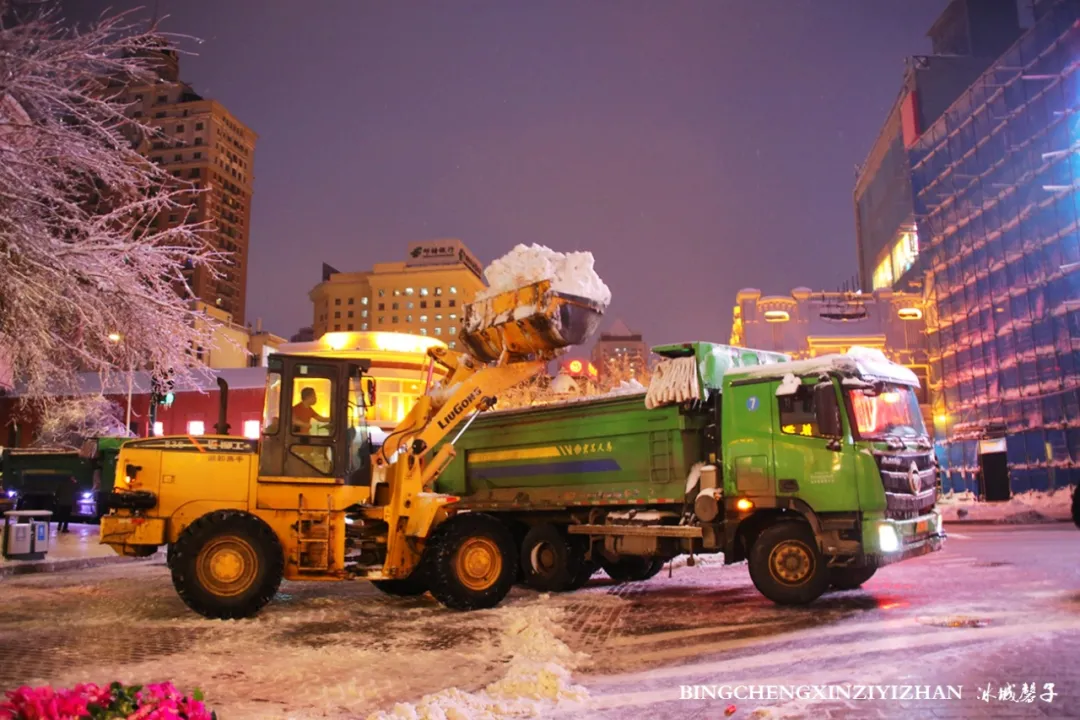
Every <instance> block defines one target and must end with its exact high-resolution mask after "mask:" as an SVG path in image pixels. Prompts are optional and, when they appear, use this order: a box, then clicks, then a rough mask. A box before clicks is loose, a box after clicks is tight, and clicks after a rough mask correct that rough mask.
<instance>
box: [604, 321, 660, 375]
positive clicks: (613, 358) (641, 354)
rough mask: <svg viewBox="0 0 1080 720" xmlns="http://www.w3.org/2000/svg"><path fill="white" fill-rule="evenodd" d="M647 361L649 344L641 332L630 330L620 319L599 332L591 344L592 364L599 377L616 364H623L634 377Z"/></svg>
mask: <svg viewBox="0 0 1080 720" xmlns="http://www.w3.org/2000/svg"><path fill="white" fill-rule="evenodd" d="M648 361H649V346H648V345H646V344H645V340H644V339H643V338H642V336H641V333H640V332H637V331H636V330H631V329H630V328H629V327H627V325H626V323H624V322H623V321H622V320H616V321H615V322H614V323H612V325H611V327H610V328H609V329H608V330H607V331H606V332H602V333H600V339H599V340H597V341H596V345H594V346H593V351H592V364H593V366H594V367H595V368H596V370H597V372H598V373H599V374H600V377H601V378H603V377H605V375H606V374H607V373H608V372H610V371H611V369H612V368H613V367H618V366H624V367H625V369H626V371H628V372H629V373H630V374H631V376H635V377H636V376H637V375H638V374H639V373H641V372H642V371H643V370H645V369H646V367H647V363H648Z"/></svg>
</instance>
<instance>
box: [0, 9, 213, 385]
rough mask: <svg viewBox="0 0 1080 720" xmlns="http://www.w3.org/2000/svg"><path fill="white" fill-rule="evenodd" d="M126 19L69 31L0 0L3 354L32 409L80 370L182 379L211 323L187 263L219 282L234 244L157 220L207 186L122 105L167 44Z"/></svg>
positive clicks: (48, 12) (197, 228) (42, 14)
mask: <svg viewBox="0 0 1080 720" xmlns="http://www.w3.org/2000/svg"><path fill="white" fill-rule="evenodd" d="M129 18H130V14H129V13H125V14H120V15H113V16H103V17H102V18H101V19H100V20H99V21H98V22H97V23H96V24H94V25H93V26H91V27H90V28H87V29H79V30H76V29H72V28H68V27H65V26H64V25H63V24H62V23H61V22H60V21H59V20H58V17H57V14H56V6H55V5H54V4H52V3H39V2H30V3H25V2H21V3H14V2H13V1H12V0H0V353H4V354H5V355H7V356H8V357H9V360H10V364H11V366H12V369H13V372H14V376H15V378H16V380H17V381H18V383H19V386H20V389H21V391H22V394H23V395H24V396H25V397H27V398H29V399H30V400H31V401H33V402H34V403H35V404H40V405H48V404H49V403H51V402H53V400H54V399H55V398H57V397H59V396H61V395H63V394H75V392H74V391H75V389H76V388H77V378H78V373H80V372H87V371H89V372H97V373H100V374H101V375H102V377H103V380H105V379H107V377H108V376H109V375H110V374H112V373H123V372H127V371H128V370H129V369H131V368H133V367H134V368H136V369H140V368H141V369H146V370H150V371H154V372H162V371H165V370H167V369H172V370H174V372H175V374H176V377H177V379H178V380H184V379H186V378H188V377H190V373H191V372H192V371H194V370H196V369H197V368H200V367H202V362H201V361H200V360H198V359H197V358H196V356H195V354H194V353H193V352H192V348H195V347H208V346H209V345H210V344H211V335H212V333H213V330H214V328H215V326H216V322H215V321H214V320H213V319H212V318H210V317H208V316H207V315H205V314H203V313H199V312H196V311H195V309H194V305H193V304H192V303H191V302H190V299H191V298H192V297H193V293H192V292H191V288H190V287H189V285H188V280H187V277H188V275H187V274H186V273H185V269H186V270H188V271H190V270H192V269H195V268H205V272H209V273H210V274H211V275H212V276H215V277H216V276H217V275H218V269H217V268H218V267H219V266H220V264H221V263H222V262H223V261H224V260H225V254H224V253H221V252H218V251H216V250H214V249H213V248H212V247H211V245H210V244H209V243H208V242H207V240H206V239H205V237H204V235H205V233H206V231H207V230H208V229H209V228H208V227H207V226H206V224H196V223H191V222H187V221H185V222H182V223H181V224H179V225H174V224H166V223H160V224H159V223H158V222H157V221H158V219H159V218H162V217H163V216H167V215H169V214H170V213H173V214H178V215H180V216H181V217H183V218H186V217H187V215H188V212H189V211H190V210H191V208H192V207H193V205H194V204H195V203H197V202H198V199H199V196H200V195H201V194H202V193H203V192H205V190H206V188H205V187H202V186H200V185H199V183H188V182H185V181H181V180H178V179H177V178H174V177H172V176H171V175H170V174H169V173H168V172H167V171H166V170H164V169H163V168H161V167H159V166H157V165H155V164H153V163H151V162H150V161H148V160H147V159H146V158H145V157H144V156H143V154H142V152H141V151H144V150H145V149H146V148H147V147H149V145H148V143H149V142H150V139H151V138H155V133H156V131H155V129H154V128H152V127H151V126H150V125H147V124H145V123H144V121H142V120H139V119H135V118H129V117H128V116H127V115H126V111H127V109H128V108H127V107H126V106H125V104H124V100H123V90H124V88H125V87H126V86H127V85H130V84H132V83H140V84H142V83H149V82H152V81H153V79H154V77H155V75H154V72H153V62H154V60H153V55H152V54H151V53H152V52H153V51H156V50H160V49H162V42H163V36H162V35H161V34H159V33H153V32H149V31H145V30H140V29H136V28H135V27H134V26H133V25H132V24H130V22H129ZM198 320H201V321H202V322H197V321H198ZM66 391H71V392H70V393H67V392H66Z"/></svg>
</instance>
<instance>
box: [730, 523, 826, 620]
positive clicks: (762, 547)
mask: <svg viewBox="0 0 1080 720" xmlns="http://www.w3.org/2000/svg"><path fill="white" fill-rule="evenodd" d="M749 565H750V579H751V580H753V581H754V586H755V587H757V589H758V591H759V592H760V593H761V594H762V595H764V596H765V597H767V598H769V599H770V600H772V601H773V602H774V603H777V604H779V605H805V604H807V603H811V602H813V601H814V600H817V599H818V598H819V597H821V595H822V593H824V592H825V590H826V589H828V586H829V572H828V568H826V567H825V562H824V558H822V557H821V552H820V551H819V550H818V546H817V540H815V539H814V533H813V531H812V530H811V529H810V527H809V526H808V525H805V524H803V523H800V522H781V523H778V524H776V525H772V526H770V527H767V528H765V529H764V530H763V531H762V532H761V534H760V535H758V537H757V540H755V541H754V546H753V547H752V548H751V549H750V563H749Z"/></svg>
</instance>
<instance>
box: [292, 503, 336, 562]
mask: <svg viewBox="0 0 1080 720" xmlns="http://www.w3.org/2000/svg"><path fill="white" fill-rule="evenodd" d="M301 504H302V501H301ZM299 514H300V517H299V519H298V520H297V523H296V557H295V558H294V560H295V562H296V568H297V570H298V571H300V572H319V573H325V572H329V571H330V558H331V555H330V510H305V509H304V508H303V507H301V508H300V511H299Z"/></svg>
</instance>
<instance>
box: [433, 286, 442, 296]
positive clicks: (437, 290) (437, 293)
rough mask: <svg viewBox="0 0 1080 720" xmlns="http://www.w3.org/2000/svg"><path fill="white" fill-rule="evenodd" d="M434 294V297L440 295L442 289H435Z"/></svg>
mask: <svg viewBox="0 0 1080 720" xmlns="http://www.w3.org/2000/svg"><path fill="white" fill-rule="evenodd" d="M435 294H436V295H442V288H441V287H437V288H435Z"/></svg>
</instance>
